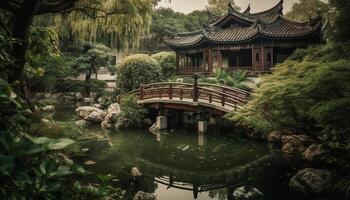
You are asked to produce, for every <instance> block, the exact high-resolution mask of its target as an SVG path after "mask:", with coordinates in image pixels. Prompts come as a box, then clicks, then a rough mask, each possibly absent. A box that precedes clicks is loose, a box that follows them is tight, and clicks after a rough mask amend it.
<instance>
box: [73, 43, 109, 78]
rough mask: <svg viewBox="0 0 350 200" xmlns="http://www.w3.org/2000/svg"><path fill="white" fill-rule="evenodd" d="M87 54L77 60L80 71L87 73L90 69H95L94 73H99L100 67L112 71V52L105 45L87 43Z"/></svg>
mask: <svg viewBox="0 0 350 200" xmlns="http://www.w3.org/2000/svg"><path fill="white" fill-rule="evenodd" d="M84 49H85V53H84V55H82V56H80V57H79V58H77V63H76V65H78V66H79V67H78V69H77V70H78V71H79V72H86V73H88V71H89V70H90V68H92V67H93V68H94V69H93V70H94V71H97V70H98V68H100V67H107V68H108V69H110V70H111V69H112V66H111V60H112V53H111V52H112V50H111V49H110V48H108V47H107V46H105V45H103V44H93V43H92V44H91V43H87V44H85V45H84Z"/></svg>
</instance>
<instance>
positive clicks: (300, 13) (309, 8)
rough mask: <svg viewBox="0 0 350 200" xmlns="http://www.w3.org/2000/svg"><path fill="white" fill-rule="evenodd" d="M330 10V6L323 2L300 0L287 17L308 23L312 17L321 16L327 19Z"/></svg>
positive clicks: (318, 0) (320, 0) (319, 0)
mask: <svg viewBox="0 0 350 200" xmlns="http://www.w3.org/2000/svg"><path fill="white" fill-rule="evenodd" d="M328 10H329V4H328V3H326V2H324V1H322V0H299V1H298V2H295V3H294V4H293V6H292V10H291V11H289V12H288V13H287V14H286V16H287V17H289V18H291V19H294V20H297V21H307V20H309V19H310V17H313V16H316V15H318V14H321V15H322V17H323V18H324V19H326V17H327V13H328Z"/></svg>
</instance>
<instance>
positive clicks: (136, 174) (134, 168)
mask: <svg viewBox="0 0 350 200" xmlns="http://www.w3.org/2000/svg"><path fill="white" fill-rule="evenodd" d="M131 176H133V177H137V176H142V174H141V172H140V170H139V169H137V167H133V168H132V169H131Z"/></svg>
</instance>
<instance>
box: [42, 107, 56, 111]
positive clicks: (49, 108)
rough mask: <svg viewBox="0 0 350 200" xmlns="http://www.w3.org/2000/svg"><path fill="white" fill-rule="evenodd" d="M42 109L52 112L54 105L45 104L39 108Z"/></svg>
mask: <svg viewBox="0 0 350 200" xmlns="http://www.w3.org/2000/svg"><path fill="white" fill-rule="evenodd" d="M41 110H42V111H45V112H54V111H55V106H53V105H47V106H44V107H42V108H41Z"/></svg>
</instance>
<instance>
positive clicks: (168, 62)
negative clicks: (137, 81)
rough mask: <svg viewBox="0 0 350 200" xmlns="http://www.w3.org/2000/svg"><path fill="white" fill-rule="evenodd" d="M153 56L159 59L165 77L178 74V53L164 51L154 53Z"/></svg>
mask: <svg viewBox="0 0 350 200" xmlns="http://www.w3.org/2000/svg"><path fill="white" fill-rule="evenodd" d="M151 58H153V59H155V60H157V61H158V63H159V65H160V68H161V72H162V76H163V78H165V79H167V78H170V77H172V76H174V75H175V74H176V54H175V52H168V51H163V52H159V53H157V54H153V55H152V56H151Z"/></svg>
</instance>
